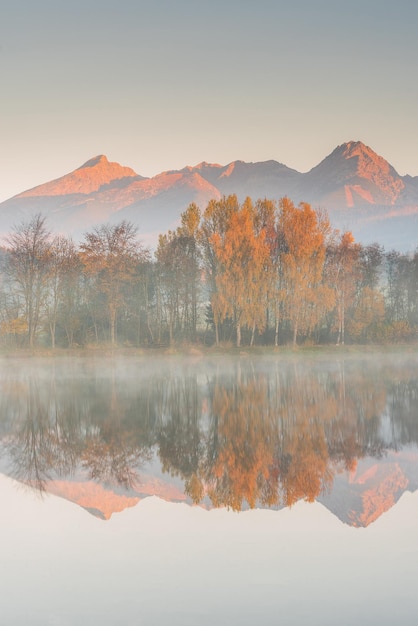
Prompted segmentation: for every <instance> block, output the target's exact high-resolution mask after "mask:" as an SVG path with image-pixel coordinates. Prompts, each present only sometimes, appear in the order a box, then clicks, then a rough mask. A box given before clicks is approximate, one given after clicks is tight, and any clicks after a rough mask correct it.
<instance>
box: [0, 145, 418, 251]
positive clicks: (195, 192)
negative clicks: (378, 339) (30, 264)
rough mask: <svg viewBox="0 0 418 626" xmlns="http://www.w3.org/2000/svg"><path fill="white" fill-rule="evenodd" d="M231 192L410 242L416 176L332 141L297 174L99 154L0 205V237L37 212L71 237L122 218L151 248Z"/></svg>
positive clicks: (415, 239) (263, 166)
mask: <svg viewBox="0 0 418 626" xmlns="http://www.w3.org/2000/svg"><path fill="white" fill-rule="evenodd" d="M231 193H236V194H237V195H238V197H239V198H240V199H241V200H242V199H244V198H245V197H246V196H250V197H252V198H253V199H257V198H260V197H262V198H264V197H267V198H272V199H279V198H281V197H283V196H285V195H287V196H289V197H290V198H292V199H293V200H294V202H296V203H299V202H301V201H305V202H309V203H311V204H312V205H313V206H314V207H322V208H325V209H327V210H328V212H329V215H330V218H331V222H332V224H333V225H334V226H335V227H338V228H344V229H350V230H352V231H353V233H354V235H355V237H356V239H358V240H359V241H362V242H365V243H368V242H371V241H378V242H379V243H382V244H383V245H384V246H385V247H386V248H388V249H389V248H396V249H399V250H413V249H415V247H416V246H417V245H418V228H417V227H418V177H411V176H403V177H402V176H400V175H399V174H398V173H397V172H396V170H395V169H394V168H393V167H392V166H391V165H390V164H389V163H388V162H387V161H386V160H385V159H384V158H382V157H381V156H379V155H377V154H376V153H375V152H374V151H373V150H372V149H371V148H369V147H367V146H365V145H364V144H363V143H361V142H358V141H357V142H353V141H351V142H349V143H345V144H342V145H341V146H338V147H337V148H335V150H334V151H333V152H332V153H331V154H330V155H328V156H327V157H326V158H325V159H324V160H323V161H321V163H319V164H318V165H317V166H315V167H314V168H312V169H311V170H310V171H309V172H307V173H305V174H302V173H300V172H297V171H296V170H293V169H290V168H288V167H286V165H283V164H281V163H278V162H276V161H265V162H261V163H245V162H243V161H234V162H233V163H230V164H228V165H225V166H222V165H217V164H209V163H206V162H203V163H200V164H198V165H196V166H194V167H185V168H183V169H181V170H172V171H167V172H162V173H161V174H158V175H156V176H154V177H152V178H145V177H143V176H140V175H138V174H136V173H135V172H134V171H133V170H132V169H131V168H129V167H123V166H121V165H119V164H118V163H111V162H109V161H108V160H107V158H106V157H105V156H103V155H100V156H97V157H95V158H93V159H90V160H89V161H87V162H86V163H84V165H82V166H81V167H79V168H78V169H76V170H74V171H73V172H71V173H69V174H66V175H64V176H62V177H60V178H58V179H56V180H53V181H51V182H47V183H44V184H42V185H39V186H38V187H35V188H33V189H30V190H27V191H24V192H23V193H21V194H18V195H17V196H14V197H13V198H10V199H9V200H6V201H5V202H3V203H1V204H0V232H1V234H2V235H5V234H7V233H8V232H10V229H11V228H12V227H13V225H16V224H18V223H19V222H21V221H24V220H26V219H28V218H29V217H30V216H31V215H33V214H35V213H39V212H41V213H42V214H44V215H46V216H47V218H48V224H49V227H50V228H51V230H53V231H54V232H61V233H67V234H71V235H72V236H74V237H75V238H76V239H78V238H80V237H82V235H83V233H84V232H85V231H86V230H88V229H90V228H91V227H92V226H94V225H97V224H100V223H103V222H107V221H110V222H115V221H119V220H122V219H128V220H130V221H132V222H134V223H135V224H136V225H137V226H138V233H139V236H140V238H142V240H143V241H144V242H145V243H147V244H151V245H153V244H155V242H156V240H157V236H158V234H159V233H160V232H165V231H166V230H168V229H169V228H173V227H175V225H176V224H177V223H178V219H179V215H180V213H181V212H182V211H184V209H185V208H186V207H187V206H188V204H189V203H190V202H196V203H197V204H198V205H199V206H200V207H201V208H202V209H204V208H205V206H206V204H207V202H208V201H209V200H211V199H212V198H215V199H218V198H220V197H221V196H222V195H227V194H231Z"/></svg>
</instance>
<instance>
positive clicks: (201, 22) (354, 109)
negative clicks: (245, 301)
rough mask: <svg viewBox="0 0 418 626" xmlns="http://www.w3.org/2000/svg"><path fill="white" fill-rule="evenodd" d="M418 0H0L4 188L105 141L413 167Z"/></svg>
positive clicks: (136, 155)
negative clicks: (361, 146)
mask: <svg viewBox="0 0 418 626" xmlns="http://www.w3.org/2000/svg"><path fill="white" fill-rule="evenodd" d="M417 31H418V2H417V1H416V0H397V1H396V2H395V1H394V0H390V1H387V0H351V1H350V2H348V1H345V0H341V1H340V0H292V1H290V0H288V1H281V0H257V1H255V0H71V1H69V0H36V1H34V0H0V81H1V82H0V85H1V92H0V94H1V95H0V157H1V162H0V165H1V168H0V183H1V184H0V200H3V199H6V198H8V197H10V196H12V195H14V194H15V193H18V192H20V191H23V190H24V189H27V188H29V187H32V186H34V185H37V184H40V183H42V182H45V181H47V180H50V179H52V178H56V177H58V176H61V175H63V174H65V173H67V172H69V171H71V170H73V169H75V168H76V167H78V166H80V165H81V164H82V163H84V162H85V161H87V160H88V159H89V158H91V157H92V156H95V155H97V154H106V155H107V157H108V158H109V159H110V160H112V161H118V162H120V163H122V164H123V165H129V166H130V167H132V168H133V169H135V171H137V172H138V173H140V174H142V175H153V174H156V173H158V172H160V171H162V170H166V169H174V168H180V167H183V166H185V165H194V164H196V163H198V162H200V161H202V160H206V161H210V162H217V163H221V164H226V163H229V162H230V161H233V160H235V159H243V160H245V161H263V160H267V159H276V160H277V161H281V162H283V163H285V164H286V165H288V166H290V167H294V168H296V169H298V170H299V171H307V170H309V169H310V168H311V167H313V166H314V165H316V164H317V163H318V162H319V161H320V160H321V159H323V158H324V157H325V156H326V155H327V154H329V153H330V152H331V150H333V148H334V147H336V146H337V145H339V144H341V143H343V142H345V141H349V140H358V139H359V140H362V141H363V142H365V143H366V144H368V145H369V146H371V147H372V148H373V149H374V150H376V151H377V152H378V153H379V154H381V155H382V156H384V157H385V158H386V159H388V160H389V161H390V162H391V163H392V165H393V166H394V167H395V168H396V169H397V170H398V172H399V173H400V174H406V173H409V174H412V175H418V153H417V149H416V137H417V136H418V80H417V68H418V37H417Z"/></svg>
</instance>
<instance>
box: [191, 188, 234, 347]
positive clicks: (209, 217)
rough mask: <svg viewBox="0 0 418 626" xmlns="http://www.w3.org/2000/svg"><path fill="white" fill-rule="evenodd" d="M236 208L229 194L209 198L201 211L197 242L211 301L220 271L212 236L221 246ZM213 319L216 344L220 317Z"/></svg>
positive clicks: (218, 335) (215, 290)
mask: <svg viewBox="0 0 418 626" xmlns="http://www.w3.org/2000/svg"><path fill="white" fill-rule="evenodd" d="M238 210H239V203H238V198H237V196H236V195H230V196H224V197H223V198H221V199H220V200H211V201H210V202H209V203H208V205H207V207H206V209H205V211H204V213H203V217H202V223H201V226H200V231H199V243H200V246H201V249H202V260H203V270H204V273H205V286H206V289H207V290H208V294H209V299H210V301H211V303H212V301H213V298H214V297H215V294H216V293H217V284H216V280H217V276H218V274H219V271H220V261H219V258H218V256H217V254H216V250H215V245H214V236H215V235H216V241H217V245H218V247H219V246H221V245H222V242H223V240H224V238H225V234H226V231H227V229H228V225H229V222H230V219H231V216H232V215H233V214H234V213H237V212H238ZM211 308H212V307H211ZM212 313H213V309H212ZM213 321H214V326H215V342H216V345H218V344H219V338H220V332H219V331H220V319H219V317H218V316H217V315H214V316H213Z"/></svg>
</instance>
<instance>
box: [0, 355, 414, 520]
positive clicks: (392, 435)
mask: <svg viewBox="0 0 418 626" xmlns="http://www.w3.org/2000/svg"><path fill="white" fill-rule="evenodd" d="M417 374H418V359H417V358H415V356H414V355H406V356H404V357H401V356H397V357H394V356H393V355H386V356H385V355H375V356H370V355H368V356H364V357H362V358H360V357H358V356H356V357H354V356H351V357H350V356H347V357H334V356H333V357H326V356H324V357H319V358H314V357H309V356H308V357H306V356H305V357H303V358H298V357H296V356H295V357H290V358H287V359H286V358H283V357H278V358H277V357H274V356H271V357H266V358H261V357H259V358H257V357H256V358H252V357H251V358H250V357H241V358H239V357H212V358H205V359H193V358H184V359H181V358H177V357H169V358H167V359H163V358H159V359H154V360H151V359H146V358H134V357H132V358H124V359H123V358H113V359H112V358H108V359H100V360H97V359H67V358H63V359H50V360H48V359H47V360H45V359H41V360H37V359H33V360H29V361H23V360H21V359H16V360H14V359H7V360H2V361H1V362H0V375H1V377H0V380H1V383H0V386H1V397H0V446H1V448H0V468H1V471H3V472H4V473H6V474H7V475H9V476H11V477H13V478H15V479H17V480H19V481H21V482H23V483H27V484H30V485H32V486H34V487H36V488H37V489H39V490H40V491H45V490H46V491H48V490H52V491H54V489H55V491H56V490H57V484H58V483H59V484H60V485H62V484H63V481H64V482H65V481H67V482H68V481H70V482H74V481H77V482H79V483H88V484H90V483H91V482H94V483H97V484H99V485H101V486H103V487H104V488H105V489H107V490H110V491H112V492H113V493H116V494H118V495H119V496H121V495H122V494H124V495H125V496H127V497H130V498H137V499H138V498H142V497H144V496H149V495H152V494H153V493H155V494H156V495H159V496H161V497H164V498H165V499H169V500H170V499H172V500H179V499H180V500H185V501H187V502H189V503H195V504H201V505H202V506H205V507H209V508H212V507H218V506H227V507H229V508H232V509H234V510H241V509H246V508H253V507H267V508H281V507H283V506H288V505H292V504H295V502H297V501H298V500H301V499H302V500H308V501H313V500H315V499H317V498H320V499H321V501H323V502H324V503H325V504H326V506H328V508H330V509H331V510H333V511H334V512H335V513H336V514H337V515H338V516H339V517H340V519H342V520H344V521H345V522H347V523H350V524H352V525H356V526H357V525H368V524H369V523H371V522H372V521H374V520H375V519H376V518H377V517H378V516H379V515H381V514H382V513H383V512H384V511H385V510H387V509H389V508H390V507H391V506H392V505H393V504H394V503H395V502H396V501H397V500H398V499H399V497H400V496H401V495H402V493H403V492H404V491H405V489H407V488H408V489H413V490H414V489H416V488H417V486H418V469H417V460H418V451H417V445H418V422H417V420H416V415H418V382H417V381H418V376H417ZM370 468H373V469H370ZM367 471H368V472H369V474H370V475H369V474H367ZM362 472H366V474H365V475H366V478H364V479H361V478H359V477H360V476H361V473H362ZM385 481H386V483H387V484H386V485H385ZM151 484H153V485H154V486H153V487H151ZM361 485H366V486H367V487H368V489H369V490H370V489H372V488H373V489H375V490H377V491H379V489H380V491H379V496H378V497H377V496H376V498H377V499H376V502H375V503H373V501H372V502H371V503H369V504H368V505H367V507H366V508H367V510H365V502H364V494H362V488H361ZM61 488H63V487H61ZM385 489H386V492H387V493H383V492H382V490H383V491H384V490H385ZM153 490H154V491H153ZM342 493H344V495H341V494H342ZM62 495H64V496H65V497H70V496H68V494H66V493H65V491H64V492H63V494H62ZM70 499H72V498H71V497H70ZM73 499H74V497H73ZM372 500H373V498H372ZM136 501H137V500H136ZM96 504H97V503H96ZM86 508H89V507H88V506H87V507H86ZM93 508H95V507H93ZM92 512H95V513H96V514H100V507H99V510H96V511H92Z"/></svg>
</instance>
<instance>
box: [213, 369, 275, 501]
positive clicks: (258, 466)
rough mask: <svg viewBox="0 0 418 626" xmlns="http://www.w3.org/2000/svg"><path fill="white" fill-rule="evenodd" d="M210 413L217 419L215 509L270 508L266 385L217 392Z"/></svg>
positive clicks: (259, 381) (270, 444)
mask: <svg viewBox="0 0 418 626" xmlns="http://www.w3.org/2000/svg"><path fill="white" fill-rule="evenodd" d="M212 410H213V412H214V414H216V415H217V416H219V426H218V431H217V438H218V441H219V446H218V454H217V457H216V459H215V462H214V464H213V466H212V467H211V468H210V470H211V471H210V475H209V476H208V478H209V485H210V486H209V495H210V497H211V499H212V501H213V503H214V504H215V505H216V506H220V505H225V504H226V505H228V506H231V507H232V508H233V509H240V508H241V506H242V502H243V501H246V502H247V503H248V504H249V506H250V507H254V506H255V505H256V503H257V500H258V499H260V500H261V502H263V503H264V504H267V503H268V504H270V505H271V504H274V503H275V501H277V496H276V497H275V496H274V495H273V494H274V492H273V490H272V489H271V483H272V481H273V483H274V482H277V477H275V475H274V472H272V469H273V467H274V442H275V437H274V430H275V424H274V422H273V421H270V420H269V419H268V417H267V416H268V405H267V394H266V385H265V381H264V380H263V379H257V380H250V381H249V382H248V383H247V384H245V385H244V384H237V385H236V386H235V387H233V388H232V389H226V388H220V387H215V392H214V397H213V406H212ZM267 485H268V487H267ZM276 493H277V491H276Z"/></svg>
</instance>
